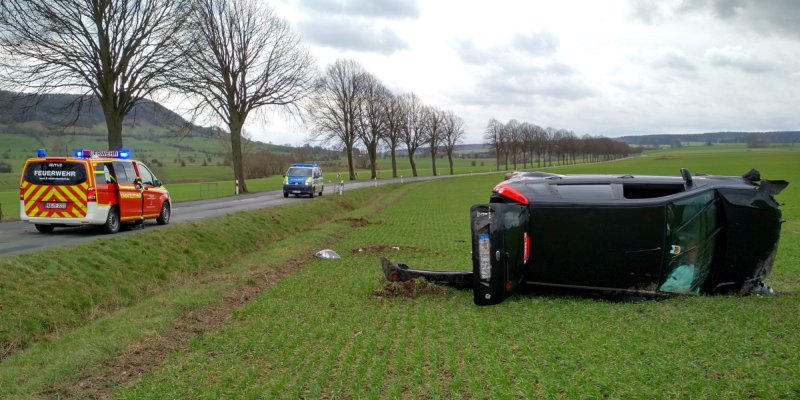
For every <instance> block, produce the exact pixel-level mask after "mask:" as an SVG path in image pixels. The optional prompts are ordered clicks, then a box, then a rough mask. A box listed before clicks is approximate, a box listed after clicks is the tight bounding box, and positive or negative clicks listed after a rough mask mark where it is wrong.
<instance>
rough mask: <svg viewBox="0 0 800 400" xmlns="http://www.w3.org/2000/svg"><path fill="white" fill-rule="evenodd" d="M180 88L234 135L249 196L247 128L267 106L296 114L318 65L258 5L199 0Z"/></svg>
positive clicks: (237, 170)
mask: <svg viewBox="0 0 800 400" xmlns="http://www.w3.org/2000/svg"><path fill="white" fill-rule="evenodd" d="M196 3H197V6H196V7H195V8H194V12H193V13H192V16H191V24H190V26H191V30H190V32H191V36H190V39H191V40H189V41H188V43H189V47H188V48H187V50H188V51H187V52H186V54H187V57H186V60H185V61H186V62H185V63H183V68H182V70H181V72H182V79H181V82H180V83H181V84H180V88H181V89H182V90H183V91H185V92H186V93H188V94H190V95H191V96H193V97H195V98H196V99H197V100H198V107H199V108H200V109H202V110H211V111H212V112H213V114H214V116H216V117H217V118H219V119H220V120H221V121H222V122H223V123H224V124H225V125H227V127H228V130H229V131H230V135H231V151H232V162H233V171H234V176H235V178H236V180H237V182H238V185H239V187H238V189H239V191H240V192H247V185H246V184H245V171H244V157H243V155H242V143H241V141H242V134H241V133H242V126H243V125H244V123H245V121H246V120H247V117H249V116H250V115H251V113H253V112H254V111H256V110H258V109H259V108H261V107H264V106H272V107H277V108H278V109H280V110H281V111H286V112H290V113H291V112H296V111H298V110H299V103H300V102H301V101H302V100H303V99H304V98H305V97H306V96H307V95H308V94H309V93H310V92H311V90H312V89H313V82H314V60H313V58H312V57H311V56H310V55H309V53H308V50H307V49H306V48H304V47H303V46H301V44H300V38H299V37H298V36H297V35H296V34H295V33H294V32H293V31H292V30H291V28H290V27H289V24H288V23H287V22H286V21H284V20H283V19H281V18H279V17H278V16H277V15H276V14H275V12H274V11H273V10H272V9H271V8H269V6H266V5H263V4H262V3H260V2H257V1H255V0H196Z"/></svg>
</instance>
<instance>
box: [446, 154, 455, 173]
mask: <svg viewBox="0 0 800 400" xmlns="http://www.w3.org/2000/svg"><path fill="white" fill-rule="evenodd" d="M447 161H449V162H450V175H455V174H454V173H453V153H452V152H450V153H447Z"/></svg>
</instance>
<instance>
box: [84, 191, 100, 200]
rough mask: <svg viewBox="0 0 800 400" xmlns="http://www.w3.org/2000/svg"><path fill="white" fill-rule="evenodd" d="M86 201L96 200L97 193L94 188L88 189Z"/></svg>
mask: <svg viewBox="0 0 800 400" xmlns="http://www.w3.org/2000/svg"><path fill="white" fill-rule="evenodd" d="M86 201H97V195H96V194H95V193H94V190H91V189H89V193H87V194H86Z"/></svg>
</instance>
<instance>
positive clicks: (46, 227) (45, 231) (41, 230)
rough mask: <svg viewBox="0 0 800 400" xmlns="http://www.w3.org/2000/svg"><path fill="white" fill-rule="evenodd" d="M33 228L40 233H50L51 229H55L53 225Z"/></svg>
mask: <svg viewBox="0 0 800 400" xmlns="http://www.w3.org/2000/svg"><path fill="white" fill-rule="evenodd" d="M34 226H35V227H36V230H37V231H39V232H42V233H50V232H52V231H53V229H56V227H55V226H53V225H43V224H36V225H34Z"/></svg>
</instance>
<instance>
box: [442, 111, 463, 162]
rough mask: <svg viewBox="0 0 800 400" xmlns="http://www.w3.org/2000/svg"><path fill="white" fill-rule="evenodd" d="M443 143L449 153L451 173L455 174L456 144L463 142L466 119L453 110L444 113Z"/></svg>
mask: <svg viewBox="0 0 800 400" xmlns="http://www.w3.org/2000/svg"><path fill="white" fill-rule="evenodd" d="M442 120H443V129H442V144H443V145H444V151H445V153H447V160H448V161H449V162H450V175H453V174H454V172H453V152H454V151H455V148H456V145H457V144H459V143H461V141H462V140H463V137H464V119H462V118H461V117H459V116H458V115H456V114H455V113H454V112H452V111H446V112H444V113H443V118H442Z"/></svg>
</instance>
